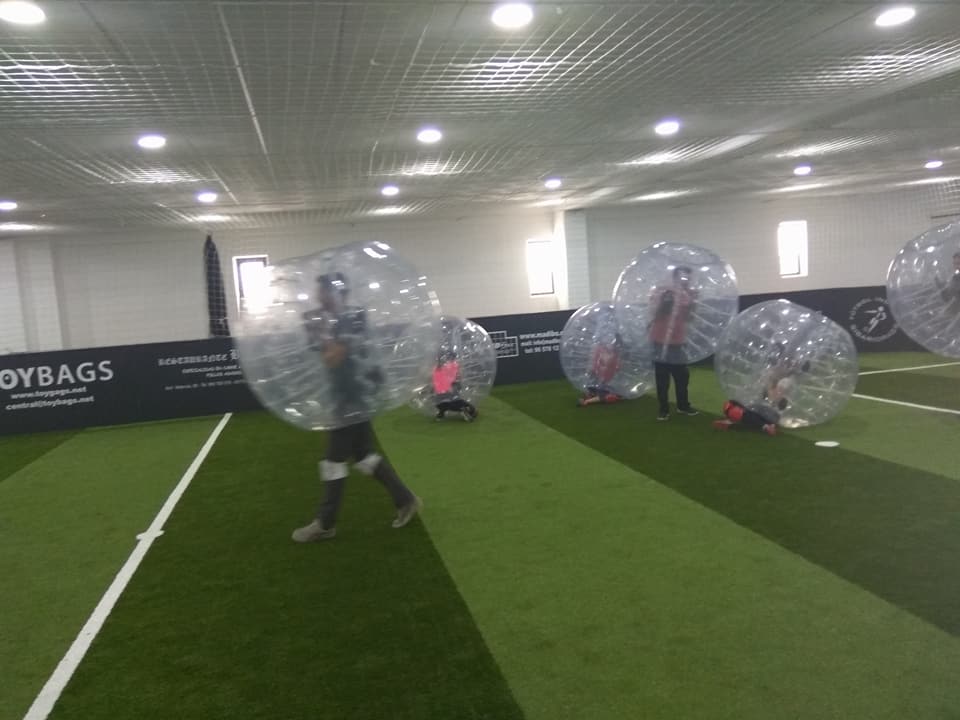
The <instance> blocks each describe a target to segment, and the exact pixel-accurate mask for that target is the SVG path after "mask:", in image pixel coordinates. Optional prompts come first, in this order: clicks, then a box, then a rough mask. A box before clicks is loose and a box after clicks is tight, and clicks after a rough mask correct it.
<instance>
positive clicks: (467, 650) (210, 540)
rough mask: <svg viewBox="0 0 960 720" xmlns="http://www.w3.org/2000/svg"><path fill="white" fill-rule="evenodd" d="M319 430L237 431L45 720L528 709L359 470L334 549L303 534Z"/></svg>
mask: <svg viewBox="0 0 960 720" xmlns="http://www.w3.org/2000/svg"><path fill="white" fill-rule="evenodd" d="M320 452H321V440H320V437H319V436H317V435H312V434H308V433H303V432H299V431H296V430H294V429H291V428H289V427H286V426H284V425H282V424H281V423H280V422H279V421H276V420H273V419H271V418H268V417H266V416H264V415H259V414H250V415H242V416H238V417H235V418H234V419H233V420H232V421H231V423H230V425H228V426H227V429H226V430H225V432H224V434H223V436H222V437H221V439H220V440H219V442H218V443H217V445H216V446H215V448H214V450H213V451H212V453H211V455H210V457H209V458H208V459H207V461H206V463H205V464H204V466H203V468H202V469H201V471H200V473H199V474H198V476H197V477H196V479H195V480H194V483H193V485H192V486H191V488H190V490H189V491H188V493H187V494H186V495H185V496H184V498H183V499H182V501H181V503H180V505H179V507H178V509H177V510H176V512H175V513H174V515H173V517H172V518H171V520H170V522H169V524H168V526H167V531H166V534H165V535H164V536H163V537H162V538H160V539H159V540H158V542H157V543H156V545H154V547H153V548H152V549H151V551H150V553H149V554H148V556H147V558H146V560H145V561H144V563H143V565H142V566H141V568H140V570H139V571H138V573H137V575H136V576H135V578H134V580H133V582H132V583H131V585H130V587H129V588H128V589H127V592H126V593H125V595H124V596H123V598H122V599H121V601H120V603H119V604H118V606H117V608H116V609H115V611H114V613H113V614H112V615H111V617H110V619H109V621H108V622H107V624H106V626H105V627H104V629H103V631H102V633H101V635H100V636H99V638H98V639H97V641H96V642H95V644H94V646H93V647H92V648H91V651H90V654H89V655H88V656H87V658H86V659H85V661H84V663H83V664H82V665H81V667H80V669H79V671H78V673H77V675H76V676H75V678H74V681H73V682H72V683H71V684H70V686H69V687H68V688H67V690H66V692H65V694H64V696H63V698H62V700H61V703H60V704H59V705H58V707H57V709H56V711H55V712H54V714H53V717H54V718H56V719H57V720H63V719H65V718H78V719H79V718H82V719H83V720H96V719H97V718H104V719H106V718H110V719H111V720H112V719H114V718H117V717H124V718H138V720H149V719H151V718H157V719H160V718H163V719H164V720H169V719H170V718H181V719H184V720H194V719H196V720H200V719H203V720H207V719H208V718H231V719H232V720H241V719H244V718H271V719H275V718H276V719H279V718H338V720H339V719H346V718H356V719H357V720H360V719H361V718H362V719H363V720H377V719H378V718H383V719H384V720H387V719H389V720H402V719H410V720H413V719H415V718H416V719H417V720H420V719H422V718H490V719H491V720H492V719H497V720H500V719H505V720H511V719H513V718H520V717H522V715H521V713H520V711H519V709H518V707H517V705H516V704H515V702H514V700H513V698H512V696H511V694H510V692H509V690H508V688H507V686H506V683H505V682H504V680H503V678H502V677H501V675H500V672H499V670H498V668H497V667H496V665H495V663H494V661H493V660H492V658H491V656H490V654H489V652H488V650H487V648H486V646H485V645H484V643H483V640H482V638H481V637H480V635H479V633H478V631H477V629H476V628H475V626H474V623H473V619H472V618H471V616H470V614H469V612H468V610H467V608H466V607H465V605H464V603H463V601H462V599H461V598H460V596H459V594H458V592H457V590H456V588H455V586H454V584H453V582H452V581H451V579H450V577H449V576H448V574H447V571H446V568H445V567H444V565H443V563H442V561H441V560H440V558H439V557H438V555H437V553H436V551H435V550H434V547H433V545H432V544H431V541H430V539H429V537H428V536H427V534H426V532H425V530H424V528H423V526H422V525H421V524H420V523H419V521H417V522H415V523H414V524H413V525H411V526H409V527H407V528H405V529H403V530H401V531H397V530H393V529H392V528H390V526H389V524H390V520H391V518H392V508H391V506H390V504H389V501H388V500H387V497H386V494H385V493H384V492H383V490H382V489H381V488H380V487H379V486H378V485H376V484H375V482H374V481H371V480H369V479H367V478H362V477H354V478H352V482H351V485H350V486H349V489H348V492H347V498H346V503H345V507H344V511H343V514H342V517H341V520H340V523H339V529H340V534H339V535H338V537H337V538H336V539H335V540H334V541H332V542H327V543H321V544H316V545H309V546H299V545H296V544H294V543H293V542H291V540H290V531H291V530H292V529H293V528H294V527H296V526H297V525H298V524H302V523H303V522H305V521H308V520H309V519H310V517H311V515H312V512H313V509H314V504H315V502H316V500H317V495H318V492H319V489H320V488H319V481H318V480H317V475H316V461H317V458H318V456H319V455H320Z"/></svg>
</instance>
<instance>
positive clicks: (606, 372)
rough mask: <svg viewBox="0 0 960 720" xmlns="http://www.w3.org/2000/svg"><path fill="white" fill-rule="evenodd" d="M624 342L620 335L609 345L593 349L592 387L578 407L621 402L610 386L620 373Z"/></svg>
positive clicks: (614, 337)
mask: <svg viewBox="0 0 960 720" xmlns="http://www.w3.org/2000/svg"><path fill="white" fill-rule="evenodd" d="M621 348H622V341H621V339H620V334H619V333H617V334H615V335H614V336H613V340H612V341H611V342H609V343H598V344H597V346H596V347H595V348H594V349H593V358H592V361H591V367H590V385H589V386H587V389H586V392H584V394H583V397H581V398H580V399H579V400H577V405H579V406H581V407H583V406H585V405H594V404H596V403H615V402H617V401H619V400H620V396H619V395H617V394H616V393H615V392H613V390H612V389H611V388H610V384H611V383H612V382H613V379H614V378H615V377H616V375H617V373H618V372H619V371H620V350H621Z"/></svg>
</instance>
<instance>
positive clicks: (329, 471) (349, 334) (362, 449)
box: [293, 272, 423, 543]
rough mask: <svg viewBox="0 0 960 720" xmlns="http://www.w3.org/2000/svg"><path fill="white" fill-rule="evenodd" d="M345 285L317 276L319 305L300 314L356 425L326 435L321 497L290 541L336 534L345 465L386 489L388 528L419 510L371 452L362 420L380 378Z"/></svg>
mask: <svg viewBox="0 0 960 720" xmlns="http://www.w3.org/2000/svg"><path fill="white" fill-rule="evenodd" d="M348 297H349V287H348V285H347V279H346V277H345V276H344V275H343V273H339V272H335V273H328V274H325V275H321V276H320V277H318V278H317V300H318V302H319V304H320V307H319V308H317V309H316V310H312V311H310V312H307V313H304V325H305V329H306V332H307V335H308V337H309V339H310V344H311V347H312V348H313V349H314V350H316V351H317V353H318V354H319V356H320V360H321V361H322V362H323V364H324V365H325V366H326V367H327V370H328V372H329V375H330V393H331V397H330V400H331V402H332V403H334V405H335V406H336V408H337V412H338V414H339V415H340V416H341V417H342V418H345V419H347V420H349V418H350V417H351V416H355V417H356V418H357V421H356V422H354V423H352V424H347V425H346V426H344V427H340V428H337V429H336V430H331V431H329V432H328V433H327V435H328V442H327V452H326V457H325V458H324V459H323V460H322V461H321V462H320V476H321V478H322V479H323V481H324V492H323V499H322V500H321V502H320V507H319V508H318V510H317V515H316V517H315V518H314V520H313V521H312V522H311V523H310V524H308V525H306V526H304V527H302V528H298V529H297V530H294V532H293V539H294V541H295V542H300V543H307V542H316V541H318V540H329V539H331V538H333V537H334V536H336V534H337V529H336V524H337V514H338V512H339V510H340V505H341V503H342V501H343V491H344V487H345V486H346V481H347V476H348V475H349V474H350V467H349V465H348V461H349V460H350V459H351V458H352V459H353V461H354V467H355V468H356V469H357V470H359V471H360V472H362V473H363V474H365V475H372V476H373V477H374V478H376V479H377V480H378V481H380V483H381V484H382V485H383V486H384V488H386V490H387V492H388V493H389V494H390V497H391V499H392V500H393V504H394V506H395V507H396V509H397V514H396V517H395V518H394V520H393V527H395V528H401V527H403V526H404V525H406V524H407V523H409V522H410V520H412V519H413V517H414V516H415V515H416V514H417V513H418V512H419V511H420V509H421V508H422V507H423V503H422V502H421V501H420V499H419V498H418V497H417V496H416V495H414V494H413V492H411V491H410V489H409V488H408V487H407V486H406V485H404V484H403V482H402V481H401V480H400V478H399V476H398V475H397V473H396V471H394V469H393V467H392V466H391V465H390V463H389V462H388V461H387V459H386V458H385V457H383V456H382V455H379V454H378V453H377V452H376V436H375V435H374V432H373V425H372V423H371V422H370V421H369V420H366V419H363V420H361V419H360V418H362V417H363V418H365V417H366V416H367V414H368V413H369V412H370V407H371V405H372V400H373V398H374V397H375V395H376V393H377V392H378V391H379V388H380V386H381V384H382V382H383V374H382V372H381V370H380V368H379V367H377V365H376V363H375V362H374V360H373V358H371V357H370V354H369V352H368V351H367V347H366V331H367V319H366V310H365V309H363V308H359V307H350V306H349V305H348V304H347V299H348Z"/></svg>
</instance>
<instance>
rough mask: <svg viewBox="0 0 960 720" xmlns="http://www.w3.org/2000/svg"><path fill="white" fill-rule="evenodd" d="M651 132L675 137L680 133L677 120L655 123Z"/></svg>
mask: <svg viewBox="0 0 960 720" xmlns="http://www.w3.org/2000/svg"><path fill="white" fill-rule="evenodd" d="M653 131H654V132H655V133H656V134H657V135H676V134H677V133H678V132H679V131H680V121H679V120H661V121H660V122H658V123H657V125H656V127H654V128H653Z"/></svg>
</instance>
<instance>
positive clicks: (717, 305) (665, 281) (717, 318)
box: [613, 243, 739, 365]
mask: <svg viewBox="0 0 960 720" xmlns="http://www.w3.org/2000/svg"><path fill="white" fill-rule="evenodd" d="M613 302H614V306H615V308H616V313H617V319H618V320H619V321H620V327H621V328H622V331H623V335H624V338H625V339H626V340H628V341H629V342H630V344H631V345H633V346H637V347H639V345H640V344H641V343H644V342H650V343H653V353H654V359H655V360H656V361H657V362H665V363H673V364H681V365H685V364H688V363H694V362H697V361H699V360H703V359H704V358H707V357H709V356H710V355H712V354H713V353H714V350H715V349H716V347H717V342H718V341H719V340H720V334H721V333H722V332H723V330H724V328H725V327H726V326H727V323H729V322H730V320H731V319H732V318H733V316H734V315H736V314H737V310H738V303H739V294H738V291H737V277H736V274H735V273H734V271H733V268H732V267H730V265H728V264H727V263H726V262H724V261H723V259H721V258H720V257H719V256H717V255H715V254H714V253H712V252H710V251H709V250H705V249H704V248H701V247H697V246H696V245H680V244H675V243H657V244H656V245H651V246H650V247H648V248H646V249H645V250H643V251H641V252H640V254H639V255H637V256H636V257H635V258H634V259H633V260H632V261H631V262H630V264H629V265H627V267H626V268H624V270H623V272H621V273H620V278H619V279H618V280H617V284H616V287H615V288H614V290H613Z"/></svg>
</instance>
